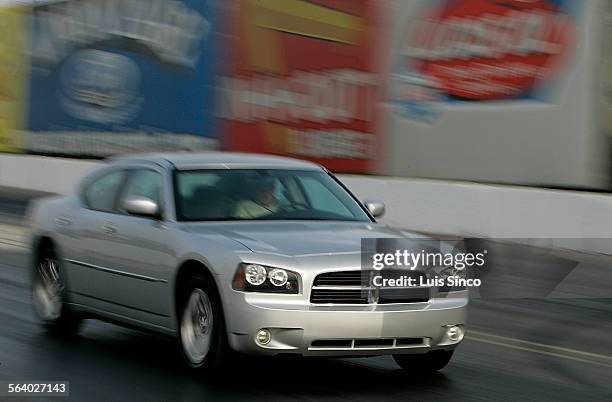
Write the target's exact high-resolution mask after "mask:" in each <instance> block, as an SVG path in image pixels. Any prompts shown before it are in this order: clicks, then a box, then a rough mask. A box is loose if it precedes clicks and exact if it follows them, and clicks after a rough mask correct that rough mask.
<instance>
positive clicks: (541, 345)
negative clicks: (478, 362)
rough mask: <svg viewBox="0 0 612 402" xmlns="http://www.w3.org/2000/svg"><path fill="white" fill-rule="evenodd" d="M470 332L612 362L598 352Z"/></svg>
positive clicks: (611, 358)
mask: <svg viewBox="0 0 612 402" xmlns="http://www.w3.org/2000/svg"><path fill="white" fill-rule="evenodd" d="M470 334H475V335H479V336H484V337H489V338H498V339H503V340H507V341H511V342H518V343H523V344H526V345H533V346H539V347H543V348H547V349H553V350H558V351H561V352H568V353H574V354H577V355H583V356H588V357H595V358H597V359H604V360H609V361H611V362H612V356H606V355H601V354H598V353H591V352H585V351H582V350H578V349H571V348H564V347H561V346H554V345H547V344H545V343H538V342H531V341H525V340H523V339H518V338H510V337H507V336H501V335H493V334H489V333H486V332H480V331H472V330H468V334H467V336H468V337H469V335H470Z"/></svg>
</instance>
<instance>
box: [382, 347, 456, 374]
mask: <svg viewBox="0 0 612 402" xmlns="http://www.w3.org/2000/svg"><path fill="white" fill-rule="evenodd" d="M453 352H454V351H453V350H434V351H432V352H428V353H425V354H418V355H417V354H415V355H411V354H408V355H393V360H395V362H396V363H397V364H398V365H399V366H400V367H401V368H402V369H404V370H406V371H410V372H414V373H431V372H435V371H438V370H442V369H443V368H444V367H446V365H447V364H448V362H449V361H450V359H451V357H453Z"/></svg>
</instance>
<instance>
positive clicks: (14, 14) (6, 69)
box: [0, 7, 29, 152]
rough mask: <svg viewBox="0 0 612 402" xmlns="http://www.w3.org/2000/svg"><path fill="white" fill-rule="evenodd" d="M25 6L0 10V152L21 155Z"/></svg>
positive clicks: (25, 75)
mask: <svg viewBox="0 0 612 402" xmlns="http://www.w3.org/2000/svg"><path fill="white" fill-rule="evenodd" d="M28 12H29V10H28V8H26V7H1V8H0V152H20V151H21V150H22V149H23V139H22V136H21V134H20V132H21V129H22V128H23V125H24V121H25V101H26V91H27V77H28V62H27V56H26V54H25V49H26V45H27V21H28V19H27V16H28Z"/></svg>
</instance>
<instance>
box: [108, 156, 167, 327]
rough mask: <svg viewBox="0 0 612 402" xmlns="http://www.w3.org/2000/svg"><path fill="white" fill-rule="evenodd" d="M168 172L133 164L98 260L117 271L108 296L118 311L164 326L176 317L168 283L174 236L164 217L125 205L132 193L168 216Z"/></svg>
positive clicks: (109, 269) (109, 219) (112, 270)
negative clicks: (140, 213) (141, 213)
mask: <svg viewBox="0 0 612 402" xmlns="http://www.w3.org/2000/svg"><path fill="white" fill-rule="evenodd" d="M166 179H167V177H165V174H164V170H163V169H161V168H157V167H155V166H153V165H151V166H146V165H143V166H136V167H131V168H130V169H129V171H128V175H127V178H126V183H125V185H124V186H123V188H122V190H121V194H120V196H119V199H118V203H117V209H118V213H117V214H114V215H113V216H111V217H109V218H108V221H107V222H106V233H105V239H104V241H102V242H100V244H99V246H98V250H97V251H98V253H97V261H98V264H99V265H100V266H101V267H104V269H106V270H108V272H111V273H112V275H111V278H110V279H109V280H110V282H111V285H112V286H110V287H109V288H108V289H107V293H106V294H105V295H104V296H103V297H104V298H105V299H106V300H109V301H112V302H113V303H114V306H115V308H114V311H115V312H116V313H118V314H121V315H124V316H128V317H132V318H135V319H138V320H144V321H147V322H153V323H158V324H160V325H163V324H164V320H165V319H167V318H168V317H169V316H170V311H169V303H168V300H169V298H168V297H169V296H168V294H169V293H168V292H169V290H168V282H169V279H170V278H169V276H170V272H171V268H172V266H173V264H174V253H173V247H172V239H171V237H170V236H169V231H168V229H167V225H166V223H165V222H164V220H163V218H162V219H155V218H151V217H141V216H133V215H130V214H128V213H127V211H125V209H124V208H123V202H124V201H125V199H127V198H128V197H134V196H138V197H147V198H149V199H151V200H153V201H155V202H156V203H157V205H158V206H159V208H160V211H161V216H162V217H163V216H164V208H165V205H166V203H165V199H164V198H165V196H164V193H165V191H164V185H165V184H166V183H165V182H166Z"/></svg>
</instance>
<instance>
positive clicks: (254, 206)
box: [234, 178, 280, 219]
mask: <svg viewBox="0 0 612 402" xmlns="http://www.w3.org/2000/svg"><path fill="white" fill-rule="evenodd" d="M275 187H276V186H275V180H274V179H272V178H265V179H263V180H261V181H258V182H257V185H256V186H254V188H255V196H254V197H253V198H252V199H244V200H241V201H240V202H239V203H238V205H237V206H236V211H235V212H234V216H235V217H236V218H240V219H254V218H259V217H261V216H265V215H270V214H273V213H275V212H277V211H278V210H279V209H280V201H279V199H278V198H276V194H275V192H274V190H275Z"/></svg>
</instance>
